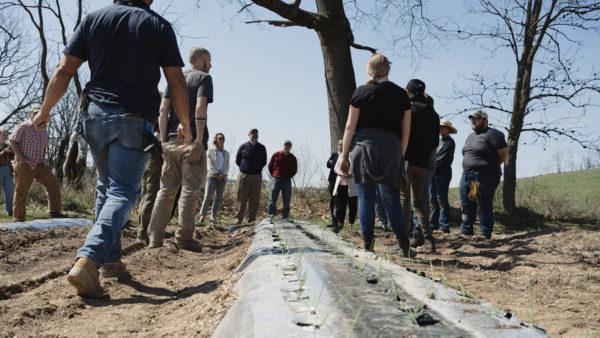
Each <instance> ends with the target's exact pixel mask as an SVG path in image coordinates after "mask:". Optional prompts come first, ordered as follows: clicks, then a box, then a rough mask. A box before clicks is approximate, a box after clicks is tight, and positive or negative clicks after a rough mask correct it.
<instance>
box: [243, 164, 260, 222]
mask: <svg viewBox="0 0 600 338" xmlns="http://www.w3.org/2000/svg"><path fill="white" fill-rule="evenodd" d="M261 188H262V175H261V174H256V175H249V174H244V173H240V175H239V176H238V187H237V208H238V214H237V221H238V223H242V221H243V220H244V215H245V214H246V204H249V206H248V222H254V221H255V220H256V214H257V213H258V208H259V205H260V191H261Z"/></svg>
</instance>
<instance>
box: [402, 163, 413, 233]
mask: <svg viewBox="0 0 600 338" xmlns="http://www.w3.org/2000/svg"><path fill="white" fill-rule="evenodd" d="M400 204H402V210H403V213H402V218H403V221H404V222H403V223H404V224H405V225H406V228H407V229H408V236H409V237H413V231H412V227H410V223H409V218H410V217H411V214H412V206H411V203H410V174H409V172H408V169H407V170H406V182H404V183H403V184H402V186H401V187H400Z"/></svg>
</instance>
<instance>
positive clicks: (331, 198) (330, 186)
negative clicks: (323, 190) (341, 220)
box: [327, 181, 335, 225]
mask: <svg viewBox="0 0 600 338" xmlns="http://www.w3.org/2000/svg"><path fill="white" fill-rule="evenodd" d="M328 183H329V184H328V185H327V189H328V190H329V213H330V214H331V224H332V225H333V224H334V223H335V196H333V189H334V188H335V181H334V182H328Z"/></svg>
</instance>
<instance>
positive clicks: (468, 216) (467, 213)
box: [459, 173, 500, 237]
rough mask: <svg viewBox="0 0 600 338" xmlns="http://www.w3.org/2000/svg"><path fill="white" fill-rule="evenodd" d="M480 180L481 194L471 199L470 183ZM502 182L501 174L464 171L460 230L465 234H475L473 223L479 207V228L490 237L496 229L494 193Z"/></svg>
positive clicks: (460, 188)
mask: <svg viewBox="0 0 600 338" xmlns="http://www.w3.org/2000/svg"><path fill="white" fill-rule="evenodd" d="M471 181H478V182H479V196H478V197H477V200H476V201H471V200H469V197H468V195H469V183H470V182H471ZM499 183H500V177H499V176H495V175H494V176H489V175H479V174H473V173H463V175H462V177H461V179H460V185H459V190H460V204H461V207H462V224H461V225H460V232H461V233H462V234H464V235H472V234H473V225H474V224H475V217H476V214H477V211H478V209H479V229H480V231H481V234H482V235H483V236H485V237H490V236H491V235H492V231H493V230H494V194H495V193H496V188H497V187H498V184H499Z"/></svg>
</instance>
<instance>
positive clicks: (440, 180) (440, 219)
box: [429, 172, 452, 231]
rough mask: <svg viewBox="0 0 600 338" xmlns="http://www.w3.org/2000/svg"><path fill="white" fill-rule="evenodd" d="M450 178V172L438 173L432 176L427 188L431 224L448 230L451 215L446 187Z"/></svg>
mask: <svg viewBox="0 0 600 338" xmlns="http://www.w3.org/2000/svg"><path fill="white" fill-rule="evenodd" d="M451 180H452V172H450V173H439V174H437V175H435V176H433V180H432V181H431V186H430V188H429V198H430V203H431V222H430V223H431V226H432V227H434V228H436V227H438V226H439V228H440V230H442V231H450V223H451V217H450V216H451V215H450V203H449V202H448V188H449V187H450V181H451Z"/></svg>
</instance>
